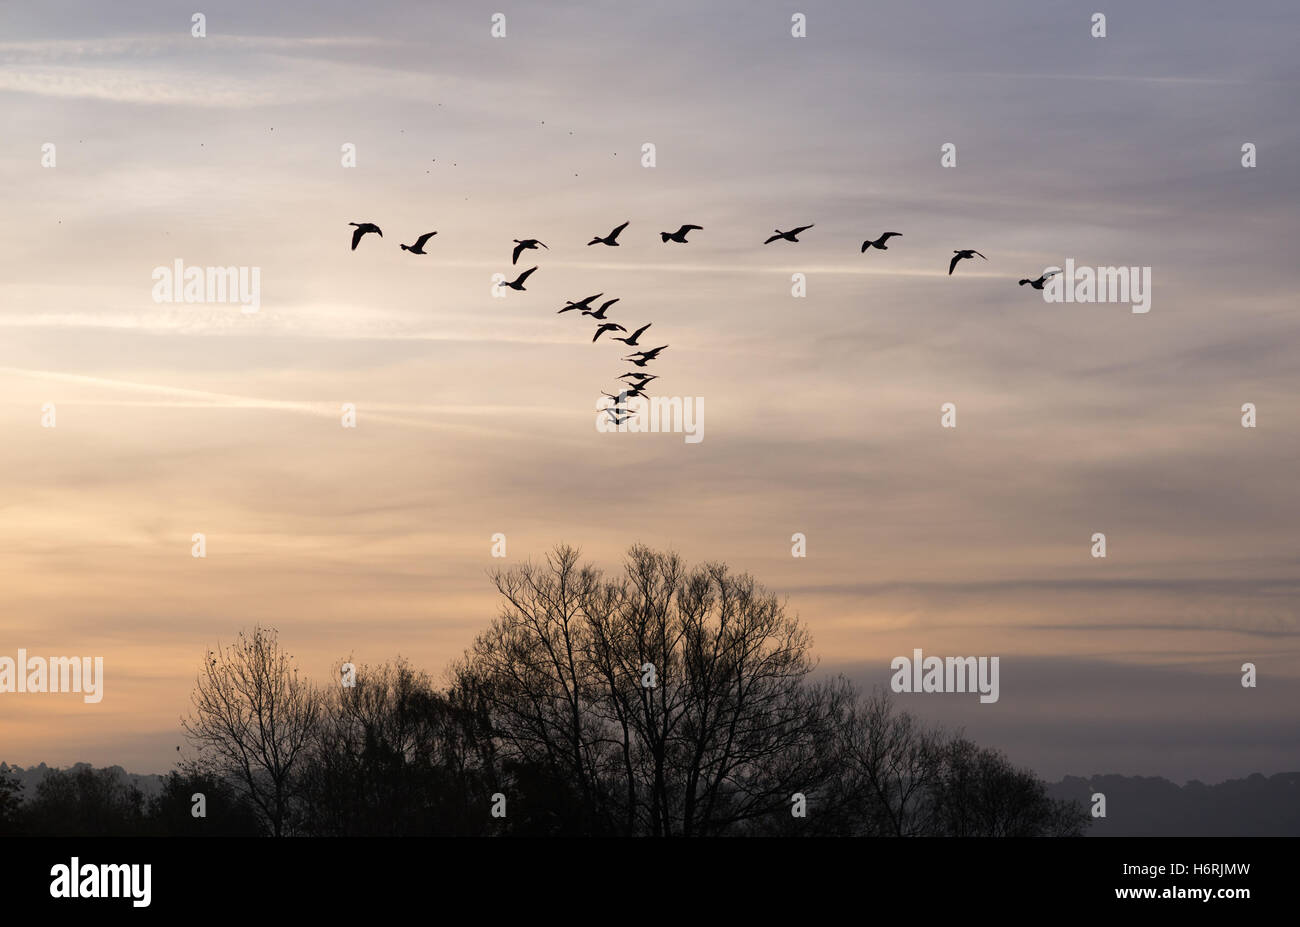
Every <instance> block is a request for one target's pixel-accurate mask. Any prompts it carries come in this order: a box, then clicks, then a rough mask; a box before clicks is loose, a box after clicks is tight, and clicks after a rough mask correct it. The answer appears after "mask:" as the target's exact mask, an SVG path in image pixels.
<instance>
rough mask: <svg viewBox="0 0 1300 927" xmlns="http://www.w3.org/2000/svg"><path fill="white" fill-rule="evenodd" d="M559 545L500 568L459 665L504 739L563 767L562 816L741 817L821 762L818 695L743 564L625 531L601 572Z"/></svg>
mask: <svg viewBox="0 0 1300 927" xmlns="http://www.w3.org/2000/svg"><path fill="white" fill-rule="evenodd" d="M578 559H579V554H578V552H577V551H576V550H574V549H572V548H568V547H561V548H557V549H556V551H555V552H554V553H553V554H552V555H551V556H550V557H548V559H547V562H546V564H545V565H543V566H534V565H531V564H530V565H525V566H521V567H517V568H515V569H513V570H510V571H508V572H503V573H498V574H497V575H496V577H495V578H494V579H495V582H496V585H497V589H498V590H499V591H500V592H501V594H502V596H503V598H504V599H505V607H504V608H503V611H502V615H501V617H500V618H498V619H497V620H496V621H495V622H494V623H493V625H492V627H491V628H490V629H489V630H488V631H487V632H485V633H484V634H482V635H480V637H479V638H478V640H477V641H476V642H475V644H474V646H473V647H472V648H471V649H470V651H469V652H468V653H467V654H466V658H465V659H464V660H463V661H462V662H461V664H460V666H459V667H458V673H457V680H458V682H457V684H458V685H459V686H461V687H463V688H465V689H467V690H471V689H472V690H473V691H476V692H478V693H481V696H482V698H483V701H484V704H485V705H486V706H487V713H488V715H489V718H490V726H491V731H492V733H493V735H494V738H495V739H496V740H497V741H498V742H499V744H500V747H501V751H502V755H503V757H505V758H506V759H508V760H510V761H513V762H514V763H516V764H518V765H521V766H524V767H528V768H530V769H541V770H545V771H546V772H547V774H548V781H551V782H560V783H564V782H567V783H572V786H573V789H574V792H575V795H574V797H575V798H576V799H577V802H578V804H579V806H580V807H581V808H582V809H583V813H584V815H585V817H584V819H583V820H582V821H580V822H578V823H577V825H576V827H575V828H574V829H576V830H579V831H581V832H585V833H596V832H609V833H625V834H637V833H644V834H651V835H661V836H670V835H710V834H724V833H739V832H743V831H744V830H745V829H746V828H747V827H749V826H750V825H751V824H752V822H754V821H755V820H756V819H758V818H760V817H763V816H765V815H771V814H773V813H775V812H778V811H788V809H789V807H790V805H789V802H790V800H791V796H792V794H793V793H794V792H796V791H803V792H808V791H811V790H814V789H815V788H816V787H817V786H818V785H819V783H820V782H822V781H824V780H825V779H826V778H827V777H828V776H829V774H830V764H829V756H830V754H829V753H828V751H826V750H825V749H823V747H822V745H823V744H824V743H827V742H829V741H830V738H831V733H832V732H831V731H830V730H829V727H828V723H827V721H828V719H829V718H830V717H831V716H832V712H831V711H830V706H831V705H832V704H833V703H834V702H836V701H837V700H840V699H842V698H843V697H844V694H845V692H844V689H843V687H841V686H833V685H820V686H812V685H807V684H806V678H807V677H808V675H809V674H810V673H811V672H812V670H813V668H814V664H813V661H812V659H811V657H810V656H809V649H810V638H809V636H808V634H807V632H806V631H805V630H804V628H803V626H802V625H801V624H800V622H799V621H798V619H796V618H793V617H791V616H789V615H787V614H786V613H785V609H784V606H783V605H782V604H781V603H779V602H778V601H777V600H776V598H775V596H773V595H771V594H770V593H768V592H767V591H765V590H763V589H762V588H761V587H760V586H758V585H757V584H756V583H755V582H754V581H753V579H752V578H750V577H748V576H743V575H740V576H738V575H733V574H731V573H729V572H728V570H727V568H726V567H725V566H723V565H721V564H706V565H703V566H699V567H695V568H688V567H687V566H686V565H685V564H684V563H683V562H682V561H681V559H680V558H679V557H677V556H676V555H674V554H664V553H657V552H655V551H651V550H649V549H647V548H644V547H633V548H632V549H631V550H630V551H629V553H628V558H627V562H626V564H625V569H624V575H623V576H621V577H618V578H616V579H612V580H607V579H605V578H604V577H603V576H602V575H601V573H600V572H599V571H598V570H596V569H595V568H593V567H591V566H583V565H579V563H578Z"/></svg>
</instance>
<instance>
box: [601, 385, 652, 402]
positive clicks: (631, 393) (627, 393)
mask: <svg viewBox="0 0 1300 927" xmlns="http://www.w3.org/2000/svg"><path fill="white" fill-rule="evenodd" d="M645 394H646V393H645V390H643V389H642V388H641V387H640V386H629V387H627V388H626V389H624V390H623V392H622V394H621V395H623V396H624V397H626V399H635V398H636V397H638V396H644V395H645ZM605 395H607V396H608V395H609V394H608V393H606V394H605Z"/></svg>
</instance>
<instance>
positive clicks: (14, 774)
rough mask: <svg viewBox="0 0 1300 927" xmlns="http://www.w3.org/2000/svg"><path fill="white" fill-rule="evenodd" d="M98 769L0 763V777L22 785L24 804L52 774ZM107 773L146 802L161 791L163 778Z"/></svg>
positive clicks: (114, 769) (116, 769)
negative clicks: (130, 786) (141, 796)
mask: <svg viewBox="0 0 1300 927" xmlns="http://www.w3.org/2000/svg"><path fill="white" fill-rule="evenodd" d="M97 768H99V767H94V766H91V765H90V764H89V763H74V764H73V765H71V766H69V767H67V768H66V769H60V767H58V766H46V765H45V764H44V763H41V764H40V765H39V766H28V767H27V768H26V769H24V768H23V767H21V766H10V765H9V764H8V763H0V776H3V775H6V774H7V775H9V776H10V777H11V778H14V779H17V780H18V781H19V782H21V783H22V786H23V790H22V793H21V795H20V801H21V802H22V803H26V802H29V801H31V800H32V798H33V797H34V796H35V795H36V788H37V786H39V785H40V784H41V783H42V782H43V781H44V780H45V777H46V776H48V775H49V774H50V773H52V772H71V773H77V772H80V771H81V770H83V769H97ZM107 768H108V771H109V772H111V773H113V774H114V775H115V776H116V777H117V779H118V780H119V781H121V782H122V783H123V784H126V785H134V786H135V787H136V788H137V789H139V790H140V794H142V795H143V796H144V797H145V800H146V801H147V800H148V799H150V798H153V797H154V796H155V795H157V794H158V793H159V792H161V791H162V787H163V777H162V776H159V775H154V774H152V773H150V774H144V775H142V774H139V773H129V772H127V771H126V770H125V769H123V768H122V767H121V766H109V767H107Z"/></svg>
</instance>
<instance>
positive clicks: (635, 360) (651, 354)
mask: <svg viewBox="0 0 1300 927" xmlns="http://www.w3.org/2000/svg"><path fill="white" fill-rule="evenodd" d="M666 347H668V345H666V344H661V345H660V346H659V347H657V348H652V349H651V350H649V351H637V352H636V353H635V354H633V355H632V356H631V357H625V358H623V360H625V361H631V362H632V366H633V367H644V366H645V365H646V364H648V363H649V362H650V361H652V360H654V359H655V358H656V357H658V356H659V352H660V351H662V350H663V349H664V348H666Z"/></svg>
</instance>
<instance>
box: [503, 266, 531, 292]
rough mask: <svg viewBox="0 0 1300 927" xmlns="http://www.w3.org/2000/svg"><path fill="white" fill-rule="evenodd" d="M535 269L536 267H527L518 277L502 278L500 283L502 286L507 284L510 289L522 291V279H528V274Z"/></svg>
mask: <svg viewBox="0 0 1300 927" xmlns="http://www.w3.org/2000/svg"><path fill="white" fill-rule="evenodd" d="M536 269H537V268H536V267H530V268H528V269H527V270H526V271H524V272H523V273H522V274H520V275H519V276H518V277H516V278H515V279H513V280H502V281H501V285H502V286H508V287H510V289H512V290H520V291H521V292H523V291H524V281H525V280H527V279H528V275H529V274H531V273H532V272H533V271H535V270H536Z"/></svg>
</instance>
